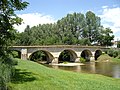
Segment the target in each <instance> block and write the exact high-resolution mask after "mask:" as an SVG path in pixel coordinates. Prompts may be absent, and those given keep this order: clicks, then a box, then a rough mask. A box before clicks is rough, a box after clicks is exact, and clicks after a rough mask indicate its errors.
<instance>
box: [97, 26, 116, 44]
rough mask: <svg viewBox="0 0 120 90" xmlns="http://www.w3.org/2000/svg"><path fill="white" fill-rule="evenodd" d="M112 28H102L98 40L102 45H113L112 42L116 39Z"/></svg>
mask: <svg viewBox="0 0 120 90" xmlns="http://www.w3.org/2000/svg"><path fill="white" fill-rule="evenodd" d="M112 34H113V32H112V30H111V29H110V28H102V30H101V33H100V35H99V40H98V42H99V43H100V45H101V46H112V45H113V43H112V42H111V41H112V40H114V35H112Z"/></svg>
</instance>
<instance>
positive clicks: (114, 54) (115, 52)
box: [113, 50, 118, 58]
mask: <svg viewBox="0 0 120 90" xmlns="http://www.w3.org/2000/svg"><path fill="white" fill-rule="evenodd" d="M117 56H118V51H116V50H115V51H114V52H113V57H114V58H115V57H117Z"/></svg>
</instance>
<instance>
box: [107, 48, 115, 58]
mask: <svg viewBox="0 0 120 90" xmlns="http://www.w3.org/2000/svg"><path fill="white" fill-rule="evenodd" d="M113 53H114V50H113V49H109V50H108V51H107V54H108V55H109V56H111V57H113Z"/></svg>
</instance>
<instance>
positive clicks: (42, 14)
mask: <svg viewBox="0 0 120 90" xmlns="http://www.w3.org/2000/svg"><path fill="white" fill-rule="evenodd" d="M23 1H28V2H29V3H30V4H29V6H28V7H27V9H25V10H24V11H20V12H16V13H17V14H18V16H20V17H21V18H23V20H24V23H23V24H22V25H21V26H19V27H16V28H17V29H18V30H19V31H20V32H21V31H24V28H25V26H26V25H30V26H31V27H32V26H34V25H38V24H39V23H41V24H43V23H54V22H56V21H57V20H58V19H61V18H62V17H65V16H66V15H67V14H68V13H73V12H78V13H79V12H81V13H83V14H85V13H86V12H87V11H88V10H91V11H93V12H94V13H95V14H96V15H98V16H100V17H101V22H102V24H103V26H105V27H110V28H111V29H114V30H113V32H114V35H115V36H116V37H115V38H116V39H117V38H119V40H120V25H119V24H120V20H119V17H120V0H23ZM118 23H119V24H118Z"/></svg>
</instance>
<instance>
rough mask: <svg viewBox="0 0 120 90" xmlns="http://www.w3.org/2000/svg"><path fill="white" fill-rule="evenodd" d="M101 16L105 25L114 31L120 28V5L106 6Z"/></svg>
mask: <svg viewBox="0 0 120 90" xmlns="http://www.w3.org/2000/svg"><path fill="white" fill-rule="evenodd" d="M100 17H101V21H102V25H103V26H104V27H110V28H111V29H112V30H113V32H114V33H116V32H118V31H119V30H120V7H115V8H109V7H107V6H106V7H104V8H103V11H102V15H100Z"/></svg>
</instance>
